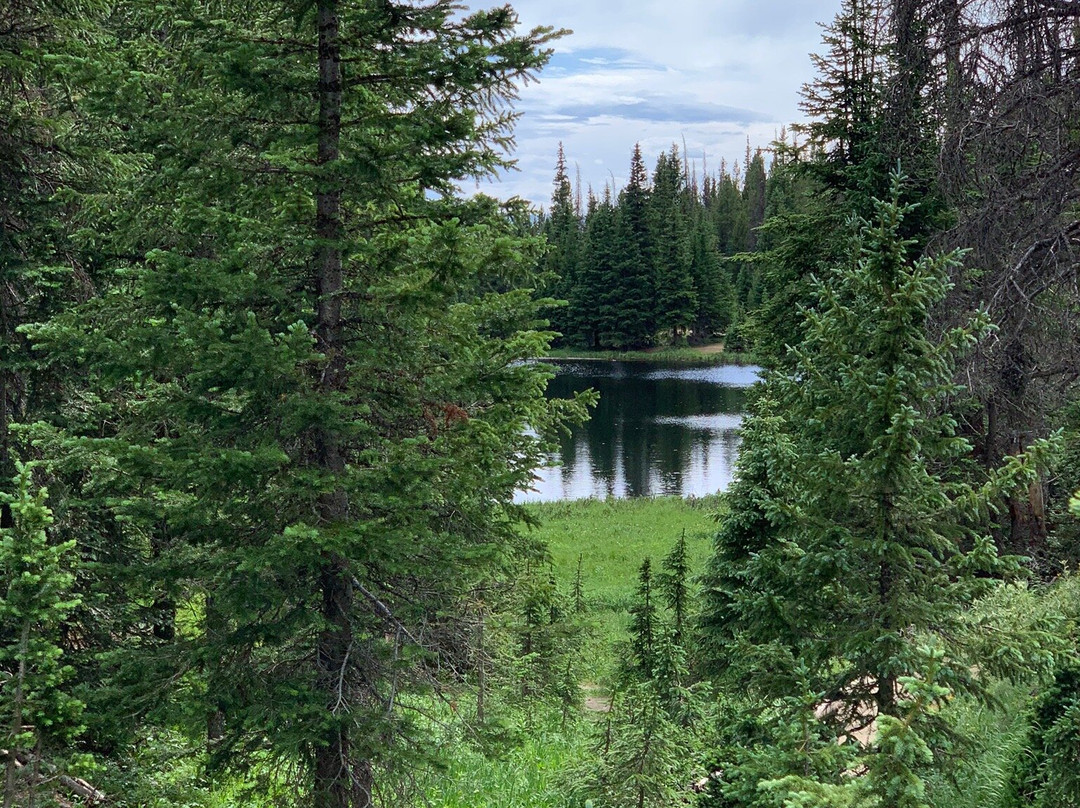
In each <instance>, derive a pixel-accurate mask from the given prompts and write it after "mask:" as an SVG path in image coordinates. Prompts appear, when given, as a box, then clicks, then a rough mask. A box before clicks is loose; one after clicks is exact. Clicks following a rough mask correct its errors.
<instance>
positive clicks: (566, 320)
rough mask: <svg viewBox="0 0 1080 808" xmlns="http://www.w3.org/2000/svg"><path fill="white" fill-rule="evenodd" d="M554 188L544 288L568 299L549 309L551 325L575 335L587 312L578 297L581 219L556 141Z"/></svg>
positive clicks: (545, 232)
mask: <svg viewBox="0 0 1080 808" xmlns="http://www.w3.org/2000/svg"><path fill="white" fill-rule="evenodd" d="M554 185H555V191H554V192H553V193H552V196H551V210H550V211H549V212H548V215H547V217H546V218H545V219H544V224H543V228H542V233H543V235H544V236H545V238H546V239H547V253H546V255H545V256H544V271H545V272H546V273H547V277H546V278H545V279H544V280H545V290H546V293H547V296H548V297H552V298H555V299H556V300H560V301H567V303H566V305H563V306H560V307H559V308H557V309H554V310H553V311H552V312H551V320H552V326H553V327H554V328H555V330H556V331H559V332H560V333H561V334H562V335H563V336H564V337H571V336H576V335H577V333H578V332H579V331H580V326H579V322H580V321H581V320H582V319H583V318H584V317H586V316H587V315H586V314H585V312H584V311H583V309H584V308H585V302H584V301H583V300H581V299H579V298H578V297H577V295H576V294H575V291H576V290H578V289H579V288H580V287H579V284H578V277H577V276H578V273H579V268H578V264H579V261H580V252H581V223H580V222H579V220H578V215H577V212H576V211H575V209H574V199H573V191H572V189H571V187H570V177H569V175H568V174H567V172H566V155H565V154H564V152H563V147H562V143H560V144H559V154H558V160H557V162H556V164H555V180H554Z"/></svg>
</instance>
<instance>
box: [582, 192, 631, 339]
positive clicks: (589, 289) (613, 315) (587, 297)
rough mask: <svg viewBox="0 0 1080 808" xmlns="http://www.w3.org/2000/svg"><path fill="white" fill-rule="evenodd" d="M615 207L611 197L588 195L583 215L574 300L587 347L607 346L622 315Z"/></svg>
mask: <svg viewBox="0 0 1080 808" xmlns="http://www.w3.org/2000/svg"><path fill="white" fill-rule="evenodd" d="M615 226H616V220H615V209H614V207H613V206H612V204H611V199H610V196H608V197H605V198H604V199H603V200H598V199H597V198H596V197H595V196H594V195H593V194H592V193H591V192H590V194H589V207H588V213H587V214H586V217H585V238H584V242H585V243H584V248H583V250H582V253H583V260H582V266H581V272H579V273H578V282H577V285H576V287H575V290H574V295H573V297H574V300H575V301H576V306H577V309H578V312H579V314H578V316H577V318H576V319H577V323H578V330H579V332H580V333H581V334H582V336H583V337H584V338H585V343H586V345H588V346H589V347H590V348H594V349H596V348H600V347H602V346H605V347H610V345H611V342H610V339H611V335H612V334H614V333H617V331H618V328H619V321H620V318H621V316H622V315H621V305H622V303H621V300H620V298H619V291H618V286H617V285H615V263H614V261H615V255H614V253H615Z"/></svg>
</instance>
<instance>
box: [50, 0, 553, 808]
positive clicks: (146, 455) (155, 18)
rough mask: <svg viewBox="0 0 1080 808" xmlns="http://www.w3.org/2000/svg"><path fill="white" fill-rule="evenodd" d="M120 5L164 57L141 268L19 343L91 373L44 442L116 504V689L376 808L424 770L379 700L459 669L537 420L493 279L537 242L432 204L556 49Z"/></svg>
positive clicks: (141, 197) (420, 10)
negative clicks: (143, 627) (148, 640)
mask: <svg viewBox="0 0 1080 808" xmlns="http://www.w3.org/2000/svg"><path fill="white" fill-rule="evenodd" d="M127 11H128V13H129V14H130V16H131V23H132V28H131V31H130V32H129V33H131V35H132V36H131V39H130V48H131V50H130V52H129V54H130V55H131V56H132V58H133V61H134V57H135V55H136V54H137V53H140V52H141V53H144V54H149V55H152V57H153V58H150V59H147V60H145V68H144V69H145V73H146V75H143V76H142V79H141V84H142V85H143V86H145V87H146V91H145V92H144V93H142V94H141V95H135V96H134V98H137V99H139V101H140V103H143V104H144V108H143V109H142V115H141V116H139V117H140V120H139V121H138V122H137V123H136V125H135V126H134V129H135V133H134V136H133V139H139V140H140V143H139V145H140V146H142V147H143V148H144V149H145V154H147V155H148V157H147V160H148V161H149V162H150V167H149V168H150V170H149V171H148V173H147V174H144V175H142V176H140V177H138V178H136V179H135V181H133V182H132V183H131V187H130V188H129V189H128V194H129V196H128V197H127V198H126V200H124V202H123V204H122V205H121V206H120V208H119V210H120V212H121V217H120V218H122V217H123V215H124V212H131V214H135V213H138V215H128V218H127V221H126V222H124V225H125V226H124V227H123V228H120V227H118V232H117V236H116V238H117V244H118V246H119V245H121V244H123V245H124V246H126V247H127V249H125V250H123V254H124V255H128V256H135V257H134V258H133V259H130V260H131V263H130V265H129V266H127V267H125V269H124V272H123V273H122V275H121V277H122V283H123V286H122V288H118V289H117V290H116V291H115V293H113V294H109V295H106V296H104V297H102V298H100V299H97V300H93V301H90V302H89V303H87V304H86V305H84V306H82V307H78V308H76V309H73V310H72V311H70V312H69V313H68V314H67V315H65V316H63V317H59V318H54V320H53V321H52V322H51V323H49V324H48V325H47V326H45V327H42V328H39V329H37V330H36V333H35V337H36V339H37V340H38V343H39V345H41V346H42V347H43V348H44V349H47V350H49V351H50V352H51V355H52V356H53V357H54V358H55V360H56V361H60V360H65V361H67V362H68V363H70V364H71V365H75V364H79V365H81V366H83V367H88V368H89V369H90V370H91V372H92V375H93V379H94V381H95V382H96V383H97V384H98V385H99V390H97V391H95V394H94V395H90V396H87V397H86V399H85V401H86V406H87V408H88V409H89V410H91V412H90V413H88V417H86V418H85V419H84V420H80V421H79V422H75V423H71V424H68V425H67V430H66V431H51V430H48V429H46V428H44V427H42V428H40V429H38V431H37V434H36V437H37V445H38V447H39V448H40V450H41V451H44V452H47V453H48V454H49V455H50V457H52V458H53V459H54V460H55V461H56V465H55V466H54V467H55V468H59V467H60V464H80V463H81V464H83V467H84V472H86V473H89V472H91V471H93V472H97V473H95V474H94V476H93V478H92V479H93V487H90V486H86V487H85V488H83V490H82V491H81V492H79V495H80V496H81V497H82V498H83V503H84V505H83V507H85V508H91V507H94V508H97V507H101V503H102V502H107V503H108V507H109V509H110V510H111V513H112V516H113V519H114V520H115V522H116V523H117V524H120V525H123V532H124V535H125V537H126V540H127V541H129V542H130V543H131V544H133V545H135V546H136V547H138V548H139V549H138V552H137V553H135V554H133V555H132V556H131V557H130V559H129V563H130V565H131V567H132V568H137V569H138V570H139V572H140V573H141V576H142V577H143V578H145V580H146V583H145V584H144V586H145V587H146V589H147V590H148V594H149V597H148V598H147V599H146V600H145V601H144V602H154V603H157V604H160V606H161V608H160V609H159V612H160V613H161V614H163V615H164V616H165V618H166V619H164V620H163V621H162V622H161V623H160V625H159V626H157V628H156V629H155V632H154V638H153V639H154V640H155V641H156V644H155V645H154V648H155V649H156V650H155V652H154V653H153V654H152V655H147V656H145V657H144V658H143V659H142V660H140V662H141V663H142V665H141V668H140V670H139V673H138V675H139V676H140V677H141V680H139V681H131V682H130V684H131V685H132V688H131V689H132V690H133V691H135V692H137V693H141V694H142V698H143V699H144V700H146V698H147V697H146V694H149V693H153V694H154V698H155V699H156V700H157V701H158V703H159V704H160V705H161V706H168V705H169V704H170V703H171V702H175V701H177V700H180V699H182V700H183V702H184V703H183V705H182V708H183V709H182V711H181V713H180V714H181V715H182V716H184V717H185V718H186V719H187V720H189V721H191V720H192V719H193V718H194V719H195V722H194V724H193V725H192V727H191V729H192V731H193V732H195V731H197V729H198V728H199V727H200V726H202V727H203V729H204V731H205V726H206V723H205V722H207V721H209V723H210V725H211V727H212V731H211V733H210V734H211V739H210V740H211V746H212V751H213V753H214V754H213V757H214V761H215V763H217V764H220V765H222V766H226V767H230V768H235V769H246V768H250V767H259V766H267V765H269V766H282V767H283V768H282V769H281V770H282V771H290V772H294V773H295V774H296V778H297V781H298V788H297V790H296V793H297V794H298V795H300V797H299V798H300V799H302V800H303V801H304V803H305V804H308V805H316V806H342V807H343V806H368V805H370V804H372V800H373V795H374V792H375V790H376V789H377V788H389V787H390V784H392V783H393V781H394V778H393V776H388V777H387V778H385V779H383V780H382V781H380V780H379V779H378V778H377V777H376V772H377V771H392V770H393V769H395V768H400V769H402V770H407V769H408V768H409V766H410V764H411V763H412V762H413V760H414V758H415V755H416V753H418V752H423V744H422V743H419V741H418V738H417V735H416V734H415V727H414V725H413V723H412V721H411V719H410V716H409V714H408V713H407V712H404V711H403V710H402V709H401V705H402V698H401V697H400V692H399V691H401V690H403V689H404V690H408V689H410V688H412V687H414V686H419V685H420V684H421V683H423V682H430V680H431V672H432V671H434V670H435V667H434V666H427V665H422V664H416V663H417V662H418V660H419V659H420V656H421V654H429V655H432V657H438V656H440V655H442V656H453V655H454V654H458V653H460V648H461V642H460V640H459V638H460V636H461V630H460V629H459V627H458V626H457V623H456V620H455V615H457V614H459V613H460V612H461V611H462V608H463V604H464V603H465V602H466V601H467V600H468V599H469V598H468V593H469V591H470V589H471V588H472V587H474V586H476V585H478V583H479V582H480V581H481V580H483V579H484V578H485V577H486V576H487V575H488V574H489V571H490V564H491V563H492V562H493V561H494V560H495V559H497V558H499V557H500V556H501V555H502V554H503V553H504V552H505V551H506V550H507V548H508V547H509V546H510V545H511V539H512V537H513V533H512V529H511V523H512V521H513V519H514V518H515V516H516V513H517V512H516V510H515V509H514V508H513V507H512V505H511V498H512V495H513V491H514V490H515V488H516V487H517V486H519V485H521V484H522V483H523V482H524V481H525V480H527V479H528V476H529V474H530V473H531V469H532V468H533V467H534V465H535V464H536V463H537V462H538V459H539V454H538V449H539V447H538V445H537V443H536V441H535V439H533V438H531V437H529V436H528V435H527V434H526V432H525V426H526V424H528V425H530V426H532V427H534V428H536V429H538V430H541V431H543V430H545V429H546V428H547V427H548V426H550V425H551V424H552V423H553V422H554V421H556V420H558V417H557V416H556V415H555V413H554V411H553V410H552V409H550V408H549V407H548V406H547V405H546V404H544V402H543V397H542V391H543V386H544V375H545V374H544V371H543V370H542V369H538V368H537V367H535V366H534V365H531V364H528V363H523V362H522V361H521V360H523V359H527V358H529V357H532V356H535V355H537V353H538V352H540V351H541V350H542V349H543V345H544V343H545V342H546V336H545V334H544V333H543V332H541V331H538V330H537V326H538V320H537V314H536V308H535V304H533V303H532V302H531V300H530V297H531V295H530V292H529V290H528V289H524V288H522V289H518V288H514V285H515V284H514V283H513V281H514V279H520V278H522V277H523V276H525V274H526V273H525V272H524V268H523V263H524V262H533V264H534V265H535V262H536V261H537V260H538V248H537V245H536V244H535V243H534V242H532V241H530V240H526V239H522V238H520V237H519V236H518V235H517V233H516V228H515V227H514V226H513V225H512V224H511V223H509V222H508V221H506V220H505V219H504V218H503V217H502V216H500V215H499V212H498V211H497V210H496V208H495V206H494V204H493V203H492V202H491V201H490V200H485V199H483V198H476V199H473V200H468V201H463V200H457V199H455V198H453V194H454V191H455V188H456V184H457V183H458V182H459V181H461V180H463V179H464V178H467V177H473V176H484V175H487V174H489V173H490V172H491V171H493V170H494V169H496V168H497V167H499V166H501V165H504V164H505V159H504V158H503V156H502V155H501V152H500V149H501V147H502V146H503V145H504V144H505V142H506V137H507V135H508V132H509V126H510V124H511V123H512V118H513V116H512V115H509V114H506V113H504V112H501V111H500V110H501V109H502V105H503V104H504V102H505V101H506V100H507V99H509V98H512V97H513V93H514V88H515V85H516V83H517V82H518V81H519V80H521V79H522V78H523V77H525V76H527V75H529V74H530V73H531V72H532V71H534V70H535V69H537V68H539V67H540V66H541V65H542V64H543V62H544V60H545V58H546V57H545V52H544V51H543V50H542V48H543V43H544V42H545V41H546V40H547V38H548V32H547V31H545V30H536V31H533V32H531V33H527V34H524V35H517V34H515V33H514V26H515V22H516V20H515V17H514V15H513V13H512V11H511V10H510V9H509V8H500V9H495V10H492V11H481V12H475V13H471V14H469V15H467V16H461V15H458V14H457V10H456V7H455V6H453V5H452V4H451V3H448V2H442V0H436V1H435V2H431V3H427V4H423V5H415V4H397V3H376V4H372V3H339V2H337V0H320V2H318V3H314V4H309V5H304V6H303V7H299V8H295V9H293V8H292V7H290V6H287V5H285V4H280V3H275V2H269V0H268V2H258V3H255V4H253V5H248V6H246V7H245V8H243V9H239V8H235V7H225V8H218V7H214V8H213V9H211V8H210V7H209V6H206V7H204V6H203V5H201V4H194V5H190V4H189V5H185V6H182V7H176V8H173V7H168V8H166V7H163V6H160V5H154V4H146V5H145V6H143V5H139V6H136V7H132V8H130V9H128V10H127ZM136 34H138V36H136ZM154 71H160V72H154ZM121 97H122V98H124V99H125V100H126V98H127V97H126V96H123V95H121ZM120 252H121V251H120V250H117V253H120ZM143 255H145V260H141V256H143ZM492 289H498V290H500V291H491V290H492ZM502 290H507V291H502ZM98 404H100V407H98V406H97V405H98ZM90 423H97V424H98V425H99V429H98V430H97V431H90V430H89V429H87V430H85V431H84V430H83V427H84V426H88V425H89V424H90ZM102 423H105V424H108V428H107V429H106V430H105V434H104V436H103V435H102V431H101V429H100V425H101V424H102ZM102 495H103V496H102ZM95 497H98V499H97V500H95V499H94V498H95ZM94 502H97V503H98V504H93V503H94ZM73 507H77V505H75V504H73ZM179 608H186V609H189V610H190V611H191V612H192V613H194V614H200V615H202V624H201V625H200V626H199V627H198V628H197V630H196V629H191V630H188V631H186V632H184V633H183V634H181V632H178V631H176V630H175V625H174V621H173V620H171V619H169V618H168V616H169V615H170V614H172V613H174V612H175V611H176V610H177V609H179ZM140 650H142V649H140V648H139V647H138V646H134V645H133V646H129V647H126V648H125V649H124V651H125V652H126V653H127V654H129V655H134V654H138V653H139V652H140ZM127 670H128V671H133V670H134V669H133V668H128V669H127ZM181 672H183V676H182V675H181ZM132 675H133V676H134V675H135V674H134V673H132ZM185 677H189V678H187V679H185ZM190 677H194V678H195V679H197V682H198V684H197V685H196V686H193V687H190V688H188V689H186V690H184V691H183V692H181V691H177V690H176V689H175V688H173V687H171V683H177V682H184V683H185V684H187V683H189V682H190V681H191V680H190ZM112 684H113V685H115V686H117V687H120V685H121V684H122V683H120V682H117V681H114V682H113V683H112ZM159 688H162V689H163V690H161V691H159ZM142 709H146V706H145V705H144V706H143V708H142ZM407 738H408V739H412V740H411V741H410V742H409V743H404V742H403V740H404V739H407Z"/></svg>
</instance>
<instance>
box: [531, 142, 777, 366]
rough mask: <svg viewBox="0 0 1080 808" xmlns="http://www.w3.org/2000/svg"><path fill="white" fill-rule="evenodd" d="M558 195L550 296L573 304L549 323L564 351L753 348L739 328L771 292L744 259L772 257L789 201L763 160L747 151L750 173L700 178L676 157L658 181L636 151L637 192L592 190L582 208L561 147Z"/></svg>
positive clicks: (545, 226) (550, 236)
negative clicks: (777, 223) (778, 211)
mask: <svg viewBox="0 0 1080 808" xmlns="http://www.w3.org/2000/svg"><path fill="white" fill-rule="evenodd" d="M703 171H704V168H703ZM554 185H555V190H554V193H553V194H552V197H551V206H550V209H548V210H547V211H546V212H544V213H543V214H542V215H541V218H540V220H539V222H538V228H539V231H540V232H541V233H542V234H543V235H544V236H545V237H546V239H547V243H548V252H547V254H546V255H545V258H544V261H543V265H542V268H543V270H544V272H545V273H546V276H547V277H546V283H545V286H544V287H543V291H544V292H545V293H546V294H548V295H550V296H551V297H553V298H555V299H557V300H561V301H565V305H564V306H560V307H556V308H553V309H551V310H549V312H548V315H549V317H550V319H551V323H552V327H553V328H554V329H555V330H556V331H558V332H559V333H560V335H561V338H560V342H561V343H562V344H566V345H576V346H579V347H585V348H590V349H598V350H602V349H622V350H627V349H637V348H644V347H648V346H651V345H657V344H672V345H679V344H686V343H687V342H695V343H703V342H708V341H710V340H713V339H715V338H717V337H720V336H724V337H725V339H726V341H727V344H728V345H729V346H730V347H733V348H744V349H745V348H746V347H747V341H746V339H745V338H744V337H743V336H742V335H741V332H740V325H741V324H744V323H745V322H746V320H747V318H748V316H749V315H750V314H751V313H752V312H753V311H755V310H756V309H757V308H758V307H759V305H760V304H761V284H760V276H759V273H758V271H757V269H756V265H755V264H754V263H753V262H752V261H749V260H739V257H740V256H742V257H743V258H744V259H745V258H746V257H747V255H748V254H750V253H753V252H754V251H756V250H758V249H761V248H762V247H763V244H762V243H761V242H762V240H763V239H762V236H761V234H760V228H761V225H762V223H763V222H764V220H765V217H766V215H767V214H768V213H769V212H770V205H775V204H778V200H777V195H778V193H779V191H778V190H777V189H775V188H773V186H772V182H771V180H770V178H769V176H768V171H767V167H766V164H765V155H764V153H763V152H762V151H761V150H760V149H759V150H757V151H755V152H754V153H753V154H751V152H750V150H749V147H748V148H747V153H746V160H745V163H744V165H743V167H742V170H740V167H739V165H738V163H736V164H735V165H734V167H733V169H732V170H731V171H728V170H727V168H726V166H725V165H721V168H720V170H719V171H718V172H717V173H716V174H714V175H710V174H707V173H705V174H704V176H702V177H700V178H699V177H698V176H697V170H696V165H695V166H694V167H691V165H690V163H689V161H688V159H687V155H684V154H680V152H679V149H678V147H677V146H672V147H671V149H670V151H667V152H661V153H660V155H659V157H658V158H657V161H656V166H655V168H654V169H653V172H652V176H651V179H650V176H649V172H648V170H647V168H646V166H645V162H644V158H643V157H642V154H641V147H640V145H637V146H635V147H634V149H633V153H632V156H631V160H630V172H629V180H628V181H627V184H626V186H625V187H624V188H621V189H618V190H616V189H614V188H612V187H611V186H610V185H608V186H606V187H605V188H604V190H603V192H602V193H600V194H599V195H598V194H597V193H596V192H595V191H594V190H593V189H592V187H589V189H588V191H587V194H586V195H585V199H584V200H583V199H582V193H581V189H580V187H577V188H576V189H575V187H574V185H573V184H572V182H571V179H570V176H569V173H568V169H567V162H566V157H565V155H564V153H563V149H562V146H561V145H560V147H559V153H558V159H557V162H556V168H555V179H554ZM579 186H580V181H579Z"/></svg>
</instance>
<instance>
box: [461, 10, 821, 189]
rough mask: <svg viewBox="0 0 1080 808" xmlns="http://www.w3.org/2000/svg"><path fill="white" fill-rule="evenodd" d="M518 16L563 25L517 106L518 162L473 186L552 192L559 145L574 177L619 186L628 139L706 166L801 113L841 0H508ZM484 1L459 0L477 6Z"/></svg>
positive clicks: (652, 152) (526, 21) (712, 167)
mask: <svg viewBox="0 0 1080 808" xmlns="http://www.w3.org/2000/svg"><path fill="white" fill-rule="evenodd" d="M510 2H511V5H513V7H514V9H515V10H516V11H517V13H518V16H519V18H520V22H521V27H522V28H523V29H526V30H527V29H529V28H532V27H533V26H537V25H550V26H553V27H555V28H567V29H571V30H572V31H573V33H571V34H567V35H566V36H564V37H562V38H561V39H559V40H557V41H556V42H555V43H554V49H555V53H554V55H553V56H552V59H551V61H550V62H549V63H548V66H547V67H546V68H545V69H544V70H543V72H542V73H541V74H540V77H539V80H538V81H534V82H532V83H530V84H529V85H528V86H526V87H524V88H522V89H521V93H520V98H519V100H518V101H517V102H516V104H515V108H516V109H517V110H518V111H519V112H521V113H522V117H521V119H520V120H519V121H518V125H517V130H516V140H517V149H516V151H515V154H514V156H515V158H516V159H517V162H518V169H519V170H517V171H514V172H509V173H507V174H505V175H504V176H503V177H502V178H501V179H500V180H499V181H498V182H496V183H493V184H488V183H482V184H481V185H480V187H479V188H478V190H480V191H483V192H484V193H488V194H491V195H493V196H497V197H499V198H503V199H506V198H509V197H512V196H521V197H524V198H526V199H529V200H530V201H532V202H534V203H535V204H537V205H544V206H547V205H548V204H549V203H550V199H551V192H552V179H553V177H554V174H555V161H556V156H557V150H558V144H559V142H560V141H561V142H562V144H563V148H564V149H565V152H566V159H567V164H568V167H569V171H570V175H571V181H572V182H573V181H574V177H575V174H576V172H578V171H580V176H581V181H582V185H583V186H584V188H586V189H587V188H588V187H589V186H590V185H591V186H592V187H593V188H595V189H596V190H597V192H600V191H602V189H603V187H604V185H605V184H612V183H614V185H615V187H616V188H621V187H623V185H625V183H626V177H627V174H628V173H629V166H630V153H631V151H632V150H633V147H634V144H635V143H640V144H641V149H642V154H643V155H644V157H645V163H646V165H647V166H648V168H649V170H650V172H651V171H652V169H653V167H654V165H655V163H656V157H657V155H658V154H659V153H660V152H661V151H666V150H669V149H670V148H671V145H672V144H673V143H674V144H677V145H678V147H679V149H680V151H682V149H683V144H684V142H685V146H686V151H687V153H688V154H689V155H690V157H691V158H692V159H694V160H695V161H696V162H697V164H698V166H700V165H701V163H702V158H703V156H704V161H705V164H706V166H707V168H708V171H709V172H710V173H712V172H714V171H716V169H718V168H719V166H720V161H721V159H724V160H726V162H727V165H728V167H729V168H730V167H731V166H732V164H733V162H734V161H736V160H737V161H738V162H739V163H740V164H742V163H743V161H744V155H745V153H746V144H747V138H749V141H750V145H751V147H752V148H757V147H763V148H764V147H767V146H768V145H769V143H770V142H771V141H772V140H773V139H774V138H775V137H776V136H777V134H778V133H779V132H780V129H781V128H782V127H783V126H785V125H788V124H790V123H792V122H794V121H797V120H801V119H802V114H801V112H800V110H799V90H800V88H801V87H802V85H803V84H804V83H806V82H807V81H808V80H809V79H811V78H812V76H813V66H812V64H811V61H810V54H811V53H813V52H820V51H822V50H823V49H822V46H821V27H820V26H819V25H818V23H819V22H829V21H831V20H832V18H833V16H834V15H835V14H836V12H837V11H838V10H839V8H840V0H665V1H663V2H661V0H622V2H618V3H616V2H614V0H510ZM493 4H494V0H493V2H492V3H488V4H483V3H477V2H468V3H466V5H467V6H471V7H473V8H481V7H485V6H486V5H493Z"/></svg>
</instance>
